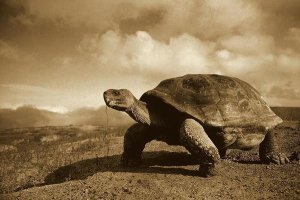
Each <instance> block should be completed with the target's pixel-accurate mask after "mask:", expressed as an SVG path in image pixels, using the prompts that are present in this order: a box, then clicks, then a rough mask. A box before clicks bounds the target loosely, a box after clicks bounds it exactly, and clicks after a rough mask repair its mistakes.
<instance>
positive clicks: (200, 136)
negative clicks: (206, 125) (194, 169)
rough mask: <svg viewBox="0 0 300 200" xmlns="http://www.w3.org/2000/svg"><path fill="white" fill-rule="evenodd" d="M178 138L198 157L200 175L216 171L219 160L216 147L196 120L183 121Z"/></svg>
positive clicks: (207, 174) (211, 174)
mask: <svg viewBox="0 0 300 200" xmlns="http://www.w3.org/2000/svg"><path fill="white" fill-rule="evenodd" d="M180 139H181V142H182V144H183V145H184V146H185V148H186V149H187V150H188V151H189V152H191V154H192V155H194V156H195V157H196V158H197V159H198V162H199V164H200V168H199V171H200V176H205V177H207V176H213V175H215V174H216V173H217V170H216V164H217V163H218V162H219V160H220V155H219V153H218V149H217V148H216V146H215V145H214V143H213V142H212V141H211V140H210V138H209V137H208V135H207V134H206V132H205V131H204V129H203V127H202V126H201V125H200V124H199V123H198V122H197V121H195V120H193V119H186V120H184V121H183V123H182V124H181V127H180Z"/></svg>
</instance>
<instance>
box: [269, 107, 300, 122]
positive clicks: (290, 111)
mask: <svg viewBox="0 0 300 200" xmlns="http://www.w3.org/2000/svg"><path fill="white" fill-rule="evenodd" d="M271 109H272V110H273V111H274V112H275V113H276V115H278V116H279V117H281V119H283V120H287V121H300V107H271Z"/></svg>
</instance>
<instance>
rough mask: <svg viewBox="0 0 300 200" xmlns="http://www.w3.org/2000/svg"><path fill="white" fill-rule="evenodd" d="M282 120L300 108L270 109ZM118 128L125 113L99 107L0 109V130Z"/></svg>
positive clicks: (128, 121) (125, 118) (125, 121)
mask: <svg viewBox="0 0 300 200" xmlns="http://www.w3.org/2000/svg"><path fill="white" fill-rule="evenodd" d="M272 110H273V111H274V112H275V113H276V114H277V115H278V116H280V117H281V118H282V119H283V120H288V121H291V120H300V107H272ZM106 123H108V125H109V126H118V125H127V124H131V123H133V120H132V119H131V118H130V117H129V116H127V115H126V114H125V113H122V112H118V111H115V110H112V109H110V108H107V116H106V108H105V106H101V107H99V108H87V107H83V108H79V109H76V110H74V111H71V112H67V113H63V114H62V113H56V112H51V111H48V110H43V109H38V108H36V107H34V106H30V105H29V106H28V105H26V106H21V107H18V108H17V109H15V110H14V109H0V130H1V129H7V128H20V127H37V126H51V125H52V126H64V125H70V124H73V125H106Z"/></svg>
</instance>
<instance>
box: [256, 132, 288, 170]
mask: <svg viewBox="0 0 300 200" xmlns="http://www.w3.org/2000/svg"><path fill="white" fill-rule="evenodd" d="M259 157H260V160H261V161H262V162H264V163H268V164H269V163H276V164H286V163H288V162H289V159H288V158H287V156H286V155H285V154H283V153H279V150H278V145H277V143H276V141H275V136H274V133H273V132H272V131H268V132H267V134H266V136H265V138H264V140H263V141H262V143H261V144H260V146H259Z"/></svg>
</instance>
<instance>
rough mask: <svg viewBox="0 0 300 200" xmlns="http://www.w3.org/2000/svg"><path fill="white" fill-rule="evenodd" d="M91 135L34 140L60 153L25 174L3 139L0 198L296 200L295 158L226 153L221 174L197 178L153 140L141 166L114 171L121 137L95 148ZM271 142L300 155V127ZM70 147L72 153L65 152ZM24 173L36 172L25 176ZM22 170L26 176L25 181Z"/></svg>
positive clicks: (182, 153) (188, 162)
mask: <svg viewBox="0 0 300 200" xmlns="http://www.w3.org/2000/svg"><path fill="white" fill-rule="evenodd" d="M62 134H63V133H62ZM56 135H58V138H62V136H60V135H59V134H56ZM90 136H93V138H92V139H93V140H89V137H85V138H82V137H83V136H78V138H79V139H77V140H75V139H73V140H72V141H69V142H68V144H69V146H68V145H66V143H63V142H58V141H59V139H57V140H56V139H54V140H55V141H51V140H53V137H50V139H49V137H48V140H50V141H48V142H47V143H45V142H42V140H39V142H40V143H41V144H40V146H43V145H45V148H46V150H45V151H48V150H49V149H50V148H53V147H54V148H55V149H59V148H60V149H61V150H60V151H58V152H57V153H53V154H46V153H45V155H43V156H41V157H46V159H43V158H41V157H39V159H38V160H37V161H35V162H33V161H32V160H29V161H26V162H27V163H28V164H24V165H23V168H26V169H28V170H26V169H22V170H23V171H22V170H21V167H17V166H19V165H16V162H18V159H19V158H14V157H13V158H12V157H8V156H7V154H9V153H10V152H15V154H16V150H15V151H14V150H12V149H13V148H15V149H18V147H19V146H18V144H15V145H14V143H11V144H10V143H9V142H7V144H5V145H7V147H6V150H3V152H5V153H6V156H3V155H2V154H0V155H2V157H1V159H2V160H3V159H6V161H7V159H11V161H13V162H14V163H15V164H14V166H13V167H11V166H10V168H9V164H3V166H1V167H2V173H1V174H2V176H1V191H2V195H0V199H1V198H2V199H22V200H23V199H300V163H299V161H297V160H293V161H292V162H291V163H290V164H287V165H273V164H272V165H266V164H262V163H260V161H259V158H258V153H257V149H254V150H251V151H246V152H245V151H239V150H231V151H229V153H228V155H227V157H226V159H224V160H223V161H222V163H221V167H220V174H219V175H217V176H215V177H212V178H202V177H199V176H197V169H198V165H197V164H196V163H195V162H194V161H193V160H192V158H191V156H190V155H189V154H188V153H187V151H186V150H185V149H184V148H182V147H178V146H168V145H166V144H164V143H161V142H151V143H150V144H148V145H147V146H146V149H145V153H144V159H143V160H144V162H143V165H142V166H140V167H137V168H131V169H126V168H122V167H120V166H119V159H120V154H121V153H122V145H123V139H122V137H120V136H117V135H111V137H110V142H109V148H107V146H103V145H98V144H100V143H101V144H102V143H103V140H101V139H99V138H97V137H95V136H94V134H90ZM2 137H4V136H3V134H2ZM276 137H277V140H278V143H279V146H280V148H281V149H282V151H283V152H285V153H287V154H288V155H290V156H291V155H292V153H293V152H294V151H299V150H300V124H299V122H298V121H290V122H284V123H283V124H282V125H281V126H279V127H278V128H276ZM51 138H52V139H51ZM54 138H55V137H54ZM46 139H47V138H46ZM46 139H45V138H44V140H46ZM14 140H16V139H14ZM44 140H43V141H44ZM84 140H85V141H88V142H82V141H84ZM87 144H88V147H86V146H87ZM9 145H10V147H8V146H9ZM55 145H59V147H58V146H55ZM72 145H73V146H74V148H73V149H72V148H71V150H70V151H69V152H68V151H67V150H66V149H63V148H70V146H71V147H72ZM76 145H77V146H76ZM80 145H85V148H82V147H81V146H80ZM2 146H3V145H2ZM38 146H39V145H38ZM75 146H76V147H75ZM35 148H38V147H35ZM4 149H5V148H4ZM9 149H10V150H9ZM74 149H75V150H74ZM64 151H65V152H66V153H65V154H64ZM3 152H2V153H3ZM72 152H73V153H72ZM19 153H20V152H19ZM75 153H76V154H75ZM11 154H13V153H11ZM61 154H64V156H68V157H69V158H66V160H67V161H65V162H55V159H57V158H58V156H62V155H61ZM78 154H80V155H78ZM75 155H77V157H76V158H75ZM33 158H34V156H33ZM33 158H32V159H33ZM24 162H25V161H24ZM26 162H25V163H26ZM50 162H52V164H49V163H50ZM53 162H54V163H53ZM5 163H9V162H5ZM30 163H31V164H30ZM32 163H33V164H32ZM34 163H36V164H34ZM45 166H48V167H45ZM11 168H12V169H11ZM29 168H30V170H34V169H35V173H29V172H28V171H30V170H29ZM3 170H6V171H3ZM24 170H25V172H26V173H25V172H24ZM20 171H22V173H24V174H23V175H22V178H20V174H21V173H20ZM6 172H9V173H10V175H7V173H6ZM24 180H26V181H24Z"/></svg>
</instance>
